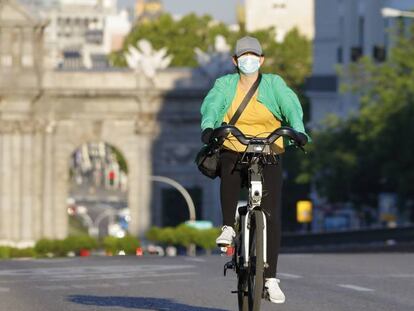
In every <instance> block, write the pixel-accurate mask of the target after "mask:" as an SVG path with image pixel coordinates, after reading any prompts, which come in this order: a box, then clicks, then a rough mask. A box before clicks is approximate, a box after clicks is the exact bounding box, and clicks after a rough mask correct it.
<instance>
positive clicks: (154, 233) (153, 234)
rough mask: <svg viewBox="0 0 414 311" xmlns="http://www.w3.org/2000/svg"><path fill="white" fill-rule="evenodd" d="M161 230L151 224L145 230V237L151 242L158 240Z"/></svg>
mask: <svg viewBox="0 0 414 311" xmlns="http://www.w3.org/2000/svg"><path fill="white" fill-rule="evenodd" d="M161 230H162V229H161V228H159V227H155V226H153V227H151V228H150V229H149V230H148V231H147V233H146V235H145V237H146V238H147V240H149V241H151V242H158V241H159V240H160V234H161Z"/></svg>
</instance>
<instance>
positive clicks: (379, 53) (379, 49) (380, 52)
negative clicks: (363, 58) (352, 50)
mask: <svg viewBox="0 0 414 311" xmlns="http://www.w3.org/2000/svg"><path fill="white" fill-rule="evenodd" d="M372 54H373V55H372V56H373V58H374V59H375V61H377V62H379V63H382V62H385V59H386V58H387V51H386V49H385V46H383V45H375V46H374V48H373V51H372Z"/></svg>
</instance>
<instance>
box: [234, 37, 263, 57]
mask: <svg viewBox="0 0 414 311" xmlns="http://www.w3.org/2000/svg"><path fill="white" fill-rule="evenodd" d="M247 52H251V53H255V54H257V55H263V52H262V46H261V45H260V42H259V40H257V39H256V38H253V37H249V36H246V37H243V38H241V39H239V40H237V43H236V49H235V50H234V55H235V56H237V57H239V56H240V55H242V54H244V53H247Z"/></svg>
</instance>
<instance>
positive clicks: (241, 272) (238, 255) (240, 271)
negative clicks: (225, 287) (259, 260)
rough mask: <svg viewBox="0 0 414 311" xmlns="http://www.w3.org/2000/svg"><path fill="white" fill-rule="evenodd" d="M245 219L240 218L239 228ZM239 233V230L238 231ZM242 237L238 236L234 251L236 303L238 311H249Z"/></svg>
mask: <svg viewBox="0 0 414 311" xmlns="http://www.w3.org/2000/svg"><path fill="white" fill-rule="evenodd" d="M245 219H246V217H244V216H242V217H240V220H241V221H240V226H241V228H242V227H243V226H244V222H245ZM240 231H241V230H240ZM242 245H243V240H242V235H241V234H239V236H238V239H237V243H236V245H235V246H236V249H235V252H234V256H235V261H236V267H237V271H236V272H237V302H238V305H239V311H249V299H248V293H247V290H248V287H247V270H246V268H244V267H243V261H244V259H243V256H242Z"/></svg>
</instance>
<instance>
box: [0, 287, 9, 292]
mask: <svg viewBox="0 0 414 311" xmlns="http://www.w3.org/2000/svg"><path fill="white" fill-rule="evenodd" d="M8 292H10V288H7V287H0V293H8Z"/></svg>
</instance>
